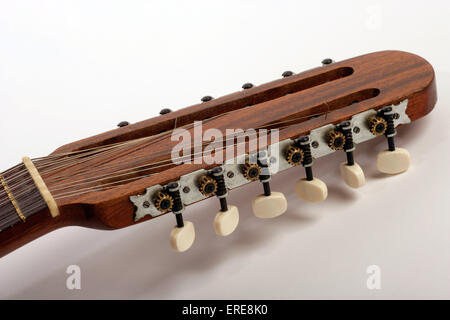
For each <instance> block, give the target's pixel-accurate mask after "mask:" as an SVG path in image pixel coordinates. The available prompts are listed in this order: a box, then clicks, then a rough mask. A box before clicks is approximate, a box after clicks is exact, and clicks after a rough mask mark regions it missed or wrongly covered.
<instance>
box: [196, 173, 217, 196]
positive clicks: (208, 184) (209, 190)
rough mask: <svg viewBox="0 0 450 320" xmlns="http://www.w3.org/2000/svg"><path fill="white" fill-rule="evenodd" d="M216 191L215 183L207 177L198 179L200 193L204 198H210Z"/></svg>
mask: <svg viewBox="0 0 450 320" xmlns="http://www.w3.org/2000/svg"><path fill="white" fill-rule="evenodd" d="M216 191H217V182H216V180H214V179H213V178H211V177H209V176H203V177H201V178H200V192H201V193H202V194H203V195H204V196H206V197H209V196H212V195H213V194H214V193H216Z"/></svg>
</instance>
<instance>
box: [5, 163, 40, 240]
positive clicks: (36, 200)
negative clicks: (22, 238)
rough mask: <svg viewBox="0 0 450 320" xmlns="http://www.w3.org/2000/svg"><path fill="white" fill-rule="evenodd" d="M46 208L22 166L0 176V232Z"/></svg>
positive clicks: (17, 166)
mask: <svg viewBox="0 0 450 320" xmlns="http://www.w3.org/2000/svg"><path fill="white" fill-rule="evenodd" d="M45 207H46V204H45V201H44V200H43V199H42V196H41V194H40V193H39V190H38V189H37V188H36V186H35V185H34V182H33V179H32V178H31V176H30V174H29V173H28V171H27V170H26V169H25V166H24V165H23V164H19V165H16V166H15V167H13V168H11V169H9V170H6V171H5V172H3V173H1V175H0V230H2V231H3V230H5V229H7V228H10V227H12V226H14V225H15V224H17V223H24V222H26V220H27V218H28V217H30V216H31V215H33V214H35V213H37V212H39V211H41V210H42V209H44V208H45Z"/></svg>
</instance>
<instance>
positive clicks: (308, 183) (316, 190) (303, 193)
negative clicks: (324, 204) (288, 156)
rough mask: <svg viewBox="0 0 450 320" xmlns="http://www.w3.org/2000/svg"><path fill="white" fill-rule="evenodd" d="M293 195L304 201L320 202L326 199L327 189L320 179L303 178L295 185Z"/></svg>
mask: <svg viewBox="0 0 450 320" xmlns="http://www.w3.org/2000/svg"><path fill="white" fill-rule="evenodd" d="M295 193H297V196H298V197H299V198H301V199H303V200H305V201H309V202H320V201H323V200H325V199H326V198H327V196H328V188H327V185H326V184H325V183H324V182H323V181H322V180H320V179H317V178H313V180H307V179H305V178H303V179H300V180H298V181H297V182H296V183H295Z"/></svg>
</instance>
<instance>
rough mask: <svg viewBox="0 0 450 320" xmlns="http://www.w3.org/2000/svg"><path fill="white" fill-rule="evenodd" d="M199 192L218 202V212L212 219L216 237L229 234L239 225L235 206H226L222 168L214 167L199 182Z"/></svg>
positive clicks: (225, 189) (226, 192) (226, 191)
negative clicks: (215, 198) (212, 197)
mask: <svg viewBox="0 0 450 320" xmlns="http://www.w3.org/2000/svg"><path fill="white" fill-rule="evenodd" d="M199 189H200V192H201V193H202V194H203V195H205V196H212V195H216V196H217V198H219V201H220V211H219V212H218V213H217V214H216V216H215V218H214V231H215V232H216V234H217V235H220V236H227V235H229V234H231V233H232V232H233V231H234V230H235V229H236V227H237V225H238V224H239V210H238V208H237V207H236V206H232V205H228V203H227V195H228V190H227V187H226V185H225V178H224V169H223V167H221V166H219V167H215V168H213V169H211V170H210V172H209V173H208V174H206V175H203V176H202V177H201V178H200V181H199Z"/></svg>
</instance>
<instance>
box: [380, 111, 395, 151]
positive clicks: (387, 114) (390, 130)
mask: <svg viewBox="0 0 450 320" xmlns="http://www.w3.org/2000/svg"><path fill="white" fill-rule="evenodd" d="M379 114H380V116H381V117H382V118H383V119H384V120H386V123H387V126H386V131H385V133H384V135H385V136H386V138H387V141H388V147H389V151H395V143H394V137H395V135H396V134H397V130H395V125H394V115H395V111H394V109H392V107H385V108H383V109H381V110H380V112H379Z"/></svg>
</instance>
